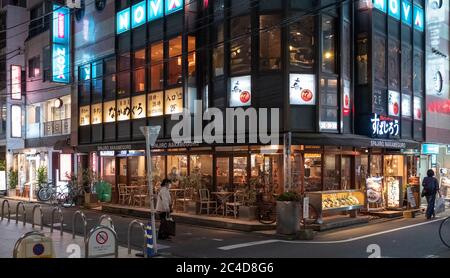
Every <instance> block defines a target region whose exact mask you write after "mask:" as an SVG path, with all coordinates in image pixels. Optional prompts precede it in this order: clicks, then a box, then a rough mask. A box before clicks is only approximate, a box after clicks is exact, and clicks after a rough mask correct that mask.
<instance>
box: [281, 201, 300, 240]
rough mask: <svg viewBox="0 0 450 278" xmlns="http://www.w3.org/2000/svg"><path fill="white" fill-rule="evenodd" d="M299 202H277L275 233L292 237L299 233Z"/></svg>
mask: <svg viewBox="0 0 450 278" xmlns="http://www.w3.org/2000/svg"><path fill="white" fill-rule="evenodd" d="M300 207H301V206H300V202H280V201H277V233H278V234H282V235H293V234H297V232H298V231H300Z"/></svg>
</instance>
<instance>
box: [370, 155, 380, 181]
mask: <svg viewBox="0 0 450 278" xmlns="http://www.w3.org/2000/svg"><path fill="white" fill-rule="evenodd" d="M370 176H372V177H382V176H383V157H382V155H381V154H373V155H371V156H370Z"/></svg>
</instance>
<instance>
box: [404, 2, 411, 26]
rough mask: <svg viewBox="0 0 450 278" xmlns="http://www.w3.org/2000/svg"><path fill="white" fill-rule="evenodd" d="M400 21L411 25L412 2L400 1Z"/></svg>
mask: <svg viewBox="0 0 450 278" xmlns="http://www.w3.org/2000/svg"><path fill="white" fill-rule="evenodd" d="M401 14H402V22H403V23H404V24H406V25H408V26H412V4H411V2H409V1H402V11H401Z"/></svg>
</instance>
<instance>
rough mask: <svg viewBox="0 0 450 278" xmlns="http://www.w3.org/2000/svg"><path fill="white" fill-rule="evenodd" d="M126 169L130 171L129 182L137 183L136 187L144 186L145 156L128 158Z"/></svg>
mask: <svg viewBox="0 0 450 278" xmlns="http://www.w3.org/2000/svg"><path fill="white" fill-rule="evenodd" d="M128 169H129V170H130V173H129V175H130V182H133V183H137V185H138V186H141V185H146V183H145V178H146V176H147V175H146V173H145V156H131V157H128Z"/></svg>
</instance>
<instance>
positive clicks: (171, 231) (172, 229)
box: [165, 213, 176, 236]
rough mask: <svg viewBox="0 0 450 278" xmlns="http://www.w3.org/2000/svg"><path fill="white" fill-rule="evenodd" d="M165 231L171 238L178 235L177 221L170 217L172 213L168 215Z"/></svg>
mask: <svg viewBox="0 0 450 278" xmlns="http://www.w3.org/2000/svg"><path fill="white" fill-rule="evenodd" d="M165 231H166V233H167V234H168V235H170V236H175V234H176V225H175V221H174V220H173V218H172V216H170V213H168V214H167V216H166V221H165Z"/></svg>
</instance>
